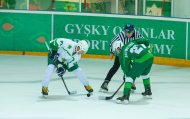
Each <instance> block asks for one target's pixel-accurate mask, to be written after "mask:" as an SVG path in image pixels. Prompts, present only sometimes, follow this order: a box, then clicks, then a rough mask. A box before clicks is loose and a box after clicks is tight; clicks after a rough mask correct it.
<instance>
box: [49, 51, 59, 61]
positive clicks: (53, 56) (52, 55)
mask: <svg viewBox="0 0 190 119" xmlns="http://www.w3.org/2000/svg"><path fill="white" fill-rule="evenodd" d="M49 58H50V60H51V61H52V62H54V63H55V62H56V61H57V60H58V53H57V51H56V50H52V53H51V54H50V57H49Z"/></svg>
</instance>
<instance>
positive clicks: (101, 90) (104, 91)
mask: <svg viewBox="0 0 190 119" xmlns="http://www.w3.org/2000/svg"><path fill="white" fill-rule="evenodd" d="M99 92H102V93H108V91H107V90H104V89H102V88H100V90H99Z"/></svg>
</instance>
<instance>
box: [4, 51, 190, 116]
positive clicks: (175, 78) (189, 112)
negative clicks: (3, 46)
mask: <svg viewBox="0 0 190 119" xmlns="http://www.w3.org/2000/svg"><path fill="white" fill-rule="evenodd" d="M112 64H113V61H110V60H100V59H82V60H81V61H80V62H79V66H80V67H81V68H82V69H83V70H84V71H85V73H86V75H87V78H88V80H89V82H90V84H91V86H92V87H93V88H94V94H93V95H92V96H91V97H87V96H86V93H87V92H86V91H85V89H84V87H83V86H82V84H81V83H80V81H79V80H78V79H77V78H75V77H74V74H73V73H72V72H71V73H68V72H67V73H66V74H65V75H64V79H65V82H66V84H67V87H68V88H69V90H70V91H75V90H76V91H77V94H76V95H68V94H67V92H66V90H65V87H64V85H63V82H62V80H61V79H60V78H59V77H58V76H57V75H56V73H54V75H53V77H52V80H51V82H50V85H49V91H50V92H49V96H48V98H46V99H45V98H43V97H42V96H41V80H42V79H43V77H44V72H45V69H46V66H47V59H46V57H45V56H44V57H43V56H20V55H0V95H1V96H0V119H190V68H185V67H174V66H163V65H153V67H152V71H151V86H152V93H153V96H152V99H146V98H144V97H142V96H141V92H142V91H143V90H144V89H143V83H142V80H141V79H140V78H138V79H137V80H136V86H137V90H136V91H135V93H132V94H131V97H130V103H129V104H128V105H121V104H116V103H115V99H116V98H117V97H118V96H121V95H122V91H123V87H122V89H121V90H120V91H119V93H118V94H117V95H116V96H115V97H114V98H113V99H112V100H109V101H106V100H100V99H99V97H102V96H110V95H112V94H113V93H114V91H115V90H116V89H117V88H118V86H119V85H120V84H121V83H122V76H123V74H122V71H121V69H120V71H119V72H117V73H116V75H114V77H113V80H112V82H111V83H110V85H109V93H108V94H104V93H100V92H98V90H99V88H100V85H101V84H102V82H103V80H104V78H105V76H106V74H107V72H108V70H109V69H110V67H111V66H112Z"/></svg>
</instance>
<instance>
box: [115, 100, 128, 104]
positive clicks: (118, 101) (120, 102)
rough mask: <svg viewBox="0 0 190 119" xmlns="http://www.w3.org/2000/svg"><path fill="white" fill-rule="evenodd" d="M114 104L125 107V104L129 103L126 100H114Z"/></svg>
mask: <svg viewBox="0 0 190 119" xmlns="http://www.w3.org/2000/svg"><path fill="white" fill-rule="evenodd" d="M116 103H117V104H123V105H127V104H128V103H129V101H128V100H124V101H121V100H116Z"/></svg>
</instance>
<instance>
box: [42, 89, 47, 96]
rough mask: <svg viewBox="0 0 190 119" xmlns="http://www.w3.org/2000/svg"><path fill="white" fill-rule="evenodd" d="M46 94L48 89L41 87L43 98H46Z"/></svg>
mask: <svg viewBox="0 0 190 119" xmlns="http://www.w3.org/2000/svg"><path fill="white" fill-rule="evenodd" d="M48 92H49V90H48V87H42V95H43V96H44V97H47V96H48Z"/></svg>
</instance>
